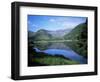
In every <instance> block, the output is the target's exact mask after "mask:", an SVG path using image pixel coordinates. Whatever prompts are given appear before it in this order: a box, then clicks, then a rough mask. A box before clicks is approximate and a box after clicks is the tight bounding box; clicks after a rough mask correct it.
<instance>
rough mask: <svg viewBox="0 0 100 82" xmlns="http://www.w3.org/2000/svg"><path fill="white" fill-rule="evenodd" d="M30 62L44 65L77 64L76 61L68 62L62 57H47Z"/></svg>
mask: <svg viewBox="0 0 100 82" xmlns="http://www.w3.org/2000/svg"><path fill="white" fill-rule="evenodd" d="M32 62H38V63H43V64H46V65H72V64H79V63H78V62H76V61H73V60H68V59H65V58H62V57H57V56H47V57H42V58H33V59H32Z"/></svg>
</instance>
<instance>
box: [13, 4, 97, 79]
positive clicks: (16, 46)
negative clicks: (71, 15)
mask: <svg viewBox="0 0 100 82" xmlns="http://www.w3.org/2000/svg"><path fill="white" fill-rule="evenodd" d="M21 6H26V7H28V6H29V7H49V8H62V9H82V10H93V11H94V13H95V14H94V19H95V25H94V27H95V31H94V36H95V39H94V45H95V48H94V50H95V53H94V54H95V57H94V60H95V61H94V64H95V65H94V72H82V73H64V74H50V75H35V76H33V75H30V76H20V54H19V53H20V27H19V26H20V16H19V15H20V14H19V13H20V7H21ZM97 22H98V21H97V7H91V6H76V5H57V4H44V3H28V2H13V3H12V6H11V27H12V28H11V78H12V79H14V80H23V79H40V78H57V77H70V76H85V75H97V45H98V44H97Z"/></svg>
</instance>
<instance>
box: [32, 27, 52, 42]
mask: <svg viewBox="0 0 100 82" xmlns="http://www.w3.org/2000/svg"><path fill="white" fill-rule="evenodd" d="M51 38H52V36H51V35H50V34H48V32H47V31H46V30H44V29H40V30H38V31H37V32H35V34H34V36H33V37H32V39H33V40H49V39H51Z"/></svg>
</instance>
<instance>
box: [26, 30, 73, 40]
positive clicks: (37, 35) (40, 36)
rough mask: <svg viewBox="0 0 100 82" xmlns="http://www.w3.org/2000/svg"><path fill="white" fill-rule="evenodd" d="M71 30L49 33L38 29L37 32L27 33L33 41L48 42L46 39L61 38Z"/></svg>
mask: <svg viewBox="0 0 100 82" xmlns="http://www.w3.org/2000/svg"><path fill="white" fill-rule="evenodd" d="M70 31H71V29H63V30H56V31H49V30H44V29H40V30H38V31H37V32H32V31H29V32H28V37H29V38H30V39H33V40H48V39H55V38H63V36H64V35H65V34H68V33H69V32H70Z"/></svg>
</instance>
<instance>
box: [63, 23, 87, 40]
mask: <svg viewBox="0 0 100 82" xmlns="http://www.w3.org/2000/svg"><path fill="white" fill-rule="evenodd" d="M86 34H87V25H86V23H82V24H79V25H78V26H76V27H75V28H74V29H73V30H72V31H71V32H70V33H69V34H66V35H65V36H64V38H65V39H71V40H83V39H86V38H87V35H86Z"/></svg>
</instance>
